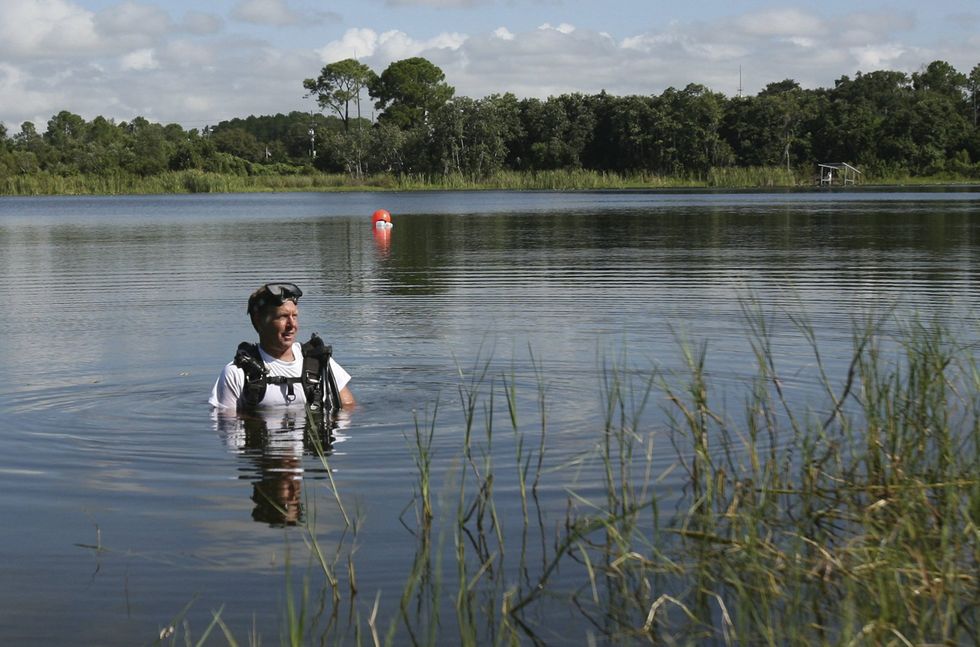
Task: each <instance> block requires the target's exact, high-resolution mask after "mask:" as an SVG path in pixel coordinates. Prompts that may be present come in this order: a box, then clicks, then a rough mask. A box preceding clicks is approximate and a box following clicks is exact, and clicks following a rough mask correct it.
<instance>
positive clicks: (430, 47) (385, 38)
mask: <svg viewBox="0 0 980 647" xmlns="http://www.w3.org/2000/svg"><path fill="white" fill-rule="evenodd" d="M466 38H467V37H466V36H465V35H463V34H458V33H442V34H438V35H436V36H433V37H432V38H428V39H424V40H418V39H415V38H412V37H411V36H409V35H408V34H406V33H405V32H403V31H398V30H391V31H386V32H382V33H380V34H379V33H377V32H375V31H374V30H373V29H349V30H347V31H346V32H344V35H343V36H342V37H341V38H340V39H338V40H335V41H331V42H329V43H327V44H326V45H325V46H324V47H322V48H320V49H318V50H317V53H318V54H319V56H320V59H321V60H322V61H323V62H324V63H333V62H335V61H339V60H343V59H345V58H357V59H363V58H368V59H376V60H377V61H379V62H382V63H383V64H384V65H385V66H386V65H387V64H388V63H391V62H392V61H397V60H400V59H403V58H410V57H412V56H420V55H422V54H423V53H424V52H432V51H437V50H443V49H450V50H458V49H459V48H460V47H461V46H462V45H463V43H464V42H466Z"/></svg>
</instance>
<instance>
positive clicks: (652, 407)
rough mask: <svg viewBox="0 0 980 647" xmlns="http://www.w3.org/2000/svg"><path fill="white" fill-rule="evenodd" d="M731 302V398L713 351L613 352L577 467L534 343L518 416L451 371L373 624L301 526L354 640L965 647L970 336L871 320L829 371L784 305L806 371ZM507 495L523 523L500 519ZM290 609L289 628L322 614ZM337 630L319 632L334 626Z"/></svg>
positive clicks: (971, 526)
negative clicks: (410, 545) (556, 454)
mask: <svg viewBox="0 0 980 647" xmlns="http://www.w3.org/2000/svg"><path fill="white" fill-rule="evenodd" d="M743 314H744V321H745V326H746V329H747V334H748V337H749V341H750V346H751V349H752V353H753V357H754V358H755V365H754V369H753V370H752V371H751V372H749V373H746V374H745V376H743V377H744V379H743V380H742V381H741V382H740V383H739V384H738V385H737V389H736V390H734V391H733V388H734V387H732V386H731V385H728V386H727V387H722V386H719V380H718V379H717V376H716V375H715V374H714V373H713V372H712V370H711V364H710V361H709V360H710V349H709V345H708V344H707V343H705V342H689V341H686V340H684V339H683V337H680V336H679V341H678V343H679V345H680V347H681V351H682V353H681V357H682V360H683V361H682V364H681V365H678V366H673V367H662V366H656V365H652V366H636V365H632V364H630V363H629V362H628V361H627V360H628V358H627V357H626V356H625V355H623V356H621V357H617V358H616V359H615V361H609V362H607V364H606V366H605V370H604V371H603V378H602V389H601V399H600V404H601V410H600V411H599V412H598V415H597V417H596V418H595V419H596V420H597V421H598V426H597V428H596V430H595V436H594V443H593V445H592V446H591V447H590V448H588V450H587V451H584V452H582V454H581V455H580V456H576V457H574V458H572V459H565V458H563V459H560V460H553V459H552V458H551V457H550V456H549V450H548V443H547V442H546V439H547V438H549V437H550V435H551V434H553V433H554V431H553V430H552V429H551V425H552V423H551V420H550V417H549V415H548V410H549V409H548V375H547V371H546V368H545V367H544V366H543V365H542V363H540V362H538V361H537V360H536V359H534V358H533V354H532V360H531V362H530V367H531V374H532V380H533V383H536V384H537V393H536V398H537V403H538V406H537V409H536V410H537V417H536V419H535V420H532V421H530V423H528V421H525V420H522V419H521V416H520V412H521V411H526V410H527V408H526V407H520V406H518V404H517V403H518V399H519V398H521V397H522V395H523V394H522V393H521V392H520V390H519V389H518V386H517V385H518V383H519V382H520V383H522V384H523V383H524V382H525V377H524V376H520V375H517V374H516V373H515V369H513V368H511V369H510V371H507V370H502V371H499V372H498V371H497V370H496V369H495V368H494V367H493V364H492V362H490V361H489V360H480V361H478V362H476V363H475V365H474V367H473V369H472V370H471V371H460V380H459V386H458V393H459V409H458V411H459V412H460V414H461V415H462V423H461V425H455V426H452V429H453V430H454V431H455V432H456V433H459V432H460V430H461V433H459V435H458V436H456V437H455V438H456V439H457V441H458V444H457V446H456V450H455V451H454V453H453V456H452V457H451V459H452V460H450V461H449V463H448V465H449V466H448V467H444V468H442V469H436V467H435V465H436V462H435V461H434V458H433V456H434V453H435V452H437V451H446V447H447V443H446V442H443V443H438V444H437V443H434V438H438V436H439V434H440V431H441V429H442V427H441V426H440V424H439V422H438V420H437V415H436V414H437V413H439V415H443V414H442V413H441V409H439V408H436V409H435V410H434V411H433V412H432V414H431V416H426V417H424V419H423V420H422V421H420V420H416V424H415V431H414V434H411V435H407V437H408V439H409V441H410V442H409V445H410V447H412V448H413V451H414V452H415V464H416V469H417V470H418V474H417V481H416V482H417V487H416V492H415V496H414V498H413V499H412V500H411V501H409V502H408V508H407V509H413V510H415V514H414V525H413V524H410V523H406V527H407V529H406V533H407V535H408V536H410V537H412V538H413V540H414V541H415V546H416V549H415V558H414V560H413V562H412V564H410V565H408V566H407V571H406V573H405V579H404V581H402V582H399V583H396V587H397V588H398V589H399V594H398V595H397V596H395V601H392V599H393V598H392V596H390V595H387V596H386V595H383V593H382V592H380V591H379V592H378V593H377V595H376V596H375V597H374V598H373V606H372V607H371V611H370V616H369V620H368V621H367V622H366V624H367V626H368V629H369V631H368V630H365V629H364V625H365V621H363V620H362V619H361V616H360V615H359V611H358V605H357V603H356V597H357V591H356V587H355V586H354V584H353V582H354V579H355V577H354V576H355V571H354V565H353V564H354V558H353V555H351V554H350V553H347V558H348V569H347V573H346V574H344V575H343V577H344V578H346V579H348V580H349V581H350V582H351V583H352V584H351V585H350V587H349V589H348V590H347V591H346V592H345V591H344V590H343V589H342V587H340V586H338V584H337V581H338V579H339V578H338V575H337V574H336V569H335V568H334V565H335V564H336V563H337V562H338V560H337V559H335V560H333V561H332V562H331V561H329V560H326V559H324V558H323V557H322V553H321V551H319V549H318V547H317V540H316V535H315V531H313V530H312V529H311V531H310V540H309V545H310V547H311V550H312V552H313V553H314V554H316V555H318V557H317V559H316V561H317V562H318V563H319V564H321V571H322V573H323V575H324V577H325V578H326V579H325V581H326V584H325V585H324V586H325V587H327V588H329V589H330V590H331V591H332V595H331V600H332V604H333V606H334V608H337V607H339V606H340V604H341V603H342V601H344V600H346V603H347V604H349V605H350V606H349V609H350V612H349V613H348V623H349V624H350V625H351V626H353V627H354V633H355V635H356V636H357V642H358V643H360V642H362V641H364V642H369V643H371V644H406V643H410V644H414V645H432V644H443V643H446V642H454V643H459V644H465V645H475V644H489V643H492V644H500V643H503V644H522V643H531V644H549V643H556V642H557V643H561V642H565V641H567V640H569V639H571V638H572V637H574V638H575V639H576V640H578V641H582V640H583V636H586V637H587V638H586V640H587V641H591V642H595V643H605V644H624V643H633V642H653V643H667V644H695V643H696V644H726V645H727V644H748V643H751V644H757V643H758V644H771V645H784V644H794V645H796V644H799V645H802V644H814V643H818V644H827V645H852V644H900V645H910V644H976V643H977V642H978V641H980V630H978V622H977V621H978V617H977V616H978V605H980V586H978V576H977V573H978V572H980V530H978V528H980V524H978V521H980V371H978V367H977V365H976V362H975V357H974V353H975V348H976V345H975V343H974V342H972V341H966V342H964V341H960V337H958V336H957V335H956V334H954V333H953V332H952V331H951V330H950V329H949V327H948V325H947V324H946V323H944V322H941V321H933V320H927V319H923V318H919V317H910V318H907V319H904V320H899V319H898V318H897V317H896V316H895V315H893V314H890V313H889V314H887V315H878V316H871V315H867V316H864V317H861V318H856V319H855V321H854V324H853V332H852V334H853V343H852V352H851V356H850V358H848V360H847V361H844V362H843V363H841V364H839V365H840V366H843V367H844V369H843V373H842V374H839V375H833V374H832V373H831V371H830V370H829V367H828V366H827V365H825V363H824V362H825V360H824V358H823V357H821V354H820V350H819V346H820V344H819V339H818V332H817V331H816V330H814V329H813V328H812V327H811V326H810V325H809V324H808V323H807V322H806V320H805V318H803V317H799V316H795V315H789V316H788V317H787V318H788V319H789V323H790V324H791V325H792V326H794V327H795V330H796V332H797V333H798V334H799V335H800V337H801V338H802V339H804V340H806V342H807V343H808V344H809V346H810V348H809V351H810V355H811V359H812V361H811V362H810V363H809V366H810V368H811V371H810V373H809V374H808V375H807V376H805V377H804V376H801V375H800V374H799V372H798V371H797V370H796V369H794V370H793V371H790V372H789V373H784V369H783V366H782V362H781V358H780V356H778V354H777V353H776V351H775V350H774V347H775V343H776V338H777V336H778V332H777V330H778V328H779V326H777V325H776V323H775V322H774V320H773V319H774V315H771V314H766V313H762V312H760V311H759V309H758V308H755V307H753V306H752V305H751V303H749V304H748V305H747V306H746V307H745V309H744V311H743ZM785 324H786V322H785V321H783V322H780V325H785ZM963 335H965V338H966V339H968V340H969V339H970V338H971V336H970V332H969V331H965V332H964V333H963ZM804 379H805V380H809V381H810V382H809V383H810V384H816V385H818V392H819V393H820V394H821V397H819V398H818V399H817V400H816V401H814V402H812V403H809V404H801V403H800V401H799V400H798V399H797V398H793V397H790V396H789V395H788V393H787V391H788V390H789V389H791V388H793V387H794V386H796V385H798V384H799V382H800V381H801V380H804ZM736 396H737V397H736ZM501 401H502V404H501ZM733 401H735V402H740V404H739V405H736V406H734V407H733V406H731V404H730V403H731V402H733ZM501 427H503V429H504V430H506V433H502V432H501ZM529 441H530V442H529ZM501 443H510V444H511V445H512V452H511V453H510V455H511V456H512V457H513V458H512V459H507V460H504V459H502V458H501V457H502V456H506V455H507V453H506V452H501V451H498V450H497V449H495V448H496V447H497V446H498V445H500V444H501ZM449 444H451V443H449ZM667 454H669V455H670V456H671V459H670V460H664V456H665V455H667ZM323 460H324V461H325V460H326V459H325V458H323ZM440 464H445V463H440ZM324 466H325V467H326V463H325V462H324ZM577 475H579V476H577ZM583 475H584V476H583ZM549 479H557V480H558V481H559V486H560V487H564V488H565V492H566V496H565V505H564V509H563V510H561V511H559V510H555V509H554V508H553V507H552V508H548V507H545V506H542V505H541V502H540V500H539V498H538V492H539V488H542V487H545V484H546V483H547V481H548V480H549ZM330 487H331V490H332V493H333V495H334V497H335V498H336V502H337V503H338V505H340V506H341V507H342V503H341V501H340V495H339V493H338V492H337V489H336V484H334V483H333V482H332V481H331V482H330ZM507 506H510V507H511V508H514V507H516V508H517V509H518V510H519V513H518V514H502V513H501V509H502V508H506V507H507ZM311 586H312V587H314V588H315V587H316V584H315V582H313V580H312V579H308V580H307V583H306V584H305V587H311ZM291 609H292V610H291V611H289V612H288V613H287V614H286V615H287V617H288V618H289V619H290V620H289V624H290V626H294V625H297V626H298V625H307V626H310V625H312V624H315V622H314V621H313V620H312V619H311V618H310V617H309V616H304V615H303V614H301V613H298V612H296V607H295V606H294V607H291ZM217 617H218V616H216V619H217ZM216 626H220V625H216ZM328 626H329V627H331V628H332V629H331V630H330V631H333V633H325V632H324V631H323V630H322V627H321V629H320V631H319V632H318V633H316V634H315V635H317V636H319V637H320V640H321V641H322V640H323V637H324V636H328V637H330V636H332V637H334V638H337V637H342V636H343V635H345V634H344V633H343V632H342V631H340V629H338V627H337V624H336V623H335V624H332V625H328ZM379 626H380V627H381V628H383V630H381V629H379ZM288 635H289V636H294V635H297V634H296V633H295V632H294V633H290V634H288ZM300 635H305V636H310V635H314V634H313V633H311V632H310V631H307V632H306V633H305V634H300ZM290 642H295V641H294V640H293V639H292V638H290Z"/></svg>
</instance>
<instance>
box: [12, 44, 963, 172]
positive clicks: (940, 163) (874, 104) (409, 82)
mask: <svg viewBox="0 0 980 647" xmlns="http://www.w3.org/2000/svg"><path fill="white" fill-rule="evenodd" d="M303 87H304V89H305V90H306V93H307V94H306V96H308V97H310V98H312V99H314V100H315V101H316V103H317V105H318V106H319V108H320V112H319V113H316V112H312V111H311V112H310V113H306V112H299V111H294V112H290V113H289V114H276V115H270V116H249V117H246V118H235V119H231V120H227V121H222V122H220V123H218V124H217V125H215V126H213V127H210V126H209V127H205V128H204V129H203V130H200V131H199V130H197V129H191V130H185V129H184V128H182V127H181V126H180V125H178V124H167V125H163V124H157V123H152V122H150V121H148V120H146V119H145V118H143V117H136V118H134V119H133V120H132V121H129V122H120V123H116V122H115V121H113V120H111V119H106V118H104V117H101V116H99V117H95V118H94V119H92V120H91V121H86V120H85V119H83V118H82V117H80V116H78V115H75V114H73V113H71V112H69V111H61V112H59V113H58V114H56V115H54V116H53V117H52V118H51V119H50V120H49V121H48V123H47V128H46V130H45V131H44V132H38V131H37V129H36V127H35V125H34V124H33V123H32V122H24V123H23V124H22V125H21V127H20V131H19V132H17V133H15V134H13V135H11V134H9V133H8V131H7V129H6V127H5V126H4V125H3V124H2V123H0V177H4V176H10V175H18V174H22V175H29V174H34V173H39V172H46V173H50V174H56V175H65V176H67V175H77V174H91V175H114V174H120V173H126V174H133V175H138V176H152V175H156V174H160V173H164V172H167V171H181V170H191V169H197V170H200V171H205V172H216V173H230V174H238V175H246V174H294V173H310V172H343V173H348V174H350V175H352V176H354V177H360V176H363V175H365V174H373V173H396V174H402V173H412V174H428V175H447V174H457V173H458V174H463V175H466V176H470V177H476V178H479V177H486V176H489V175H492V174H493V173H496V172H498V171H502V170H514V171H539V170H561V169H587V170H595V171H600V172H616V173H624V174H626V173H652V174H658V175H673V176H690V177H693V176H701V175H703V174H706V173H707V172H708V171H709V170H710V169H712V168H717V167H760V166H779V167H784V168H786V169H787V170H790V171H794V172H797V173H800V174H801V176H802V177H808V176H809V174H810V173H812V172H813V169H814V167H815V165H816V164H817V163H819V162H848V163H851V164H854V165H856V166H858V167H859V168H861V169H862V170H863V171H865V172H866V173H871V174H877V175H913V176H914V175H935V174H941V173H954V174H957V175H965V176H968V177H978V178H980V126H978V93H980V64H978V65H976V66H975V67H974V68H973V69H972V70H971V72H970V73H969V75H967V74H964V73H962V72H959V71H957V70H956V69H955V68H953V67H952V66H951V65H950V64H949V63H947V62H945V61H934V62H932V63H930V64H929V65H927V66H925V67H924V68H923V69H922V70H921V71H920V72H916V73H913V74H911V75H909V74H906V73H904V72H897V71H875V72H869V73H867V74H862V73H861V72H858V73H857V74H856V75H855V76H854V78H850V77H848V76H842V77H841V78H840V79H838V80H837V81H836V82H835V84H834V87H833V88H817V89H812V90H807V89H803V88H801V87H800V85H799V84H798V83H797V82H796V81H793V80H792V79H786V80H783V81H778V82H773V83H770V84H768V85H767V86H766V87H765V88H764V89H763V90H762V91H760V92H759V93H758V94H756V95H754V96H736V97H726V96H725V95H723V94H721V93H718V92H713V91H711V90H709V89H708V88H707V87H705V86H703V85H700V84H694V83H692V84H689V85H687V86H686V87H684V88H682V89H677V88H673V87H670V88H667V89H665V90H664V91H663V92H661V93H660V94H659V95H652V94H651V95H625V96H614V95H611V94H608V93H606V92H605V91H602V92H599V93H598V94H582V93H569V94H562V95H558V96H552V97H549V98H548V99H545V100H541V99H533V98H526V99H518V98H517V97H516V96H514V95H513V94H511V93H505V94H493V95H489V96H487V97H484V98H482V99H472V98H468V97H457V96H455V90H454V88H453V87H452V86H450V85H448V84H447V83H446V80H445V75H444V74H443V72H442V70H440V69H439V68H438V67H437V66H435V65H433V64H432V63H431V62H429V61H428V60H426V59H424V58H418V57H416V58H409V59H404V60H401V61H396V62H394V63H392V64H391V65H389V66H388V68H386V69H385V70H384V71H383V72H382V73H381V74H380V75H378V74H375V73H374V72H373V71H372V70H371V69H370V68H368V67H367V66H365V65H363V64H361V63H359V62H357V61H356V60H353V59H347V60H344V61H338V62H336V63H331V64H328V65H326V66H324V67H323V69H322V70H321V72H320V75H319V76H318V77H317V78H310V79H306V80H305V81H304V82H303ZM365 95H366V96H365ZM369 99H370V100H373V107H374V109H375V110H377V111H378V113H377V114H378V116H377V118H376V119H375V120H373V121H372V120H370V119H367V118H365V117H364V116H363V115H362V102H365V101H367V100H369ZM324 113H327V114H324Z"/></svg>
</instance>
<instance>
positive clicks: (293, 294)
mask: <svg viewBox="0 0 980 647" xmlns="http://www.w3.org/2000/svg"><path fill="white" fill-rule="evenodd" d="M301 296H303V291H302V290H300V289H299V286H297V285H296V284H295V283H266V284H265V285H263V286H262V287H260V288H259V289H258V290H256V291H255V292H253V293H252V296H250V297H249V298H248V309H247V310H246V312H247V313H248V314H249V315H251V314H253V313H255V312H257V311H259V310H261V309H262V308H264V307H266V306H267V305H275V306H281V305H282V304H283V303H285V302H286V301H292V302H293V303H296V302H297V301H299V298H300V297H301Z"/></svg>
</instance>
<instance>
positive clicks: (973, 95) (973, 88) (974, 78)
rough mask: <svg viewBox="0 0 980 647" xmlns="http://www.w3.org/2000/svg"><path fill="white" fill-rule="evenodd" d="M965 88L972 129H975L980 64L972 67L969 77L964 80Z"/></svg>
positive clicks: (979, 98) (979, 101) (979, 102)
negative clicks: (967, 91) (968, 99)
mask: <svg viewBox="0 0 980 647" xmlns="http://www.w3.org/2000/svg"><path fill="white" fill-rule="evenodd" d="M966 87H967V89H968V90H969V93H970V108H971V113H972V115H973V127H974V128H976V127H977V126H978V125H980V123H978V119H977V118H978V116H980V63H978V64H976V65H974V66H973V69H972V70H970V76H968V77H967V79H966Z"/></svg>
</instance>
